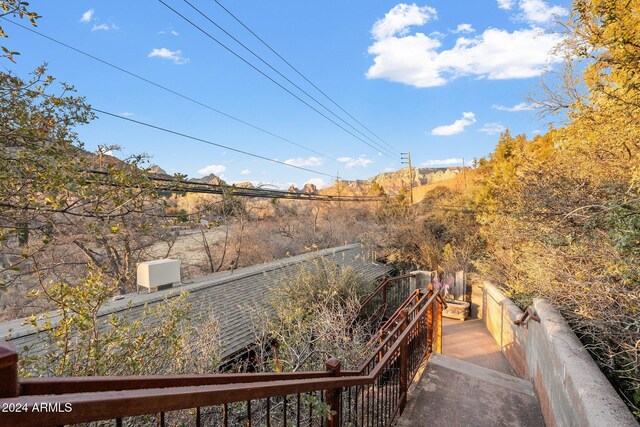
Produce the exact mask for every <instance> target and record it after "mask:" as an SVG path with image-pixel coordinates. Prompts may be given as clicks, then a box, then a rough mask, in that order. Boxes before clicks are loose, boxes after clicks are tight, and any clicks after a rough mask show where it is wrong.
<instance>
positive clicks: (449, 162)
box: [420, 158, 463, 167]
mask: <svg viewBox="0 0 640 427" xmlns="http://www.w3.org/2000/svg"><path fill="white" fill-rule="evenodd" d="M462 161H463V160H462V159H455V158H452V159H442V160H427V161H426V162H424V163H421V164H420V166H423V167H430V166H453V165H461V164H462Z"/></svg>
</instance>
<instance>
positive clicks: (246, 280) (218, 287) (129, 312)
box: [0, 244, 392, 358]
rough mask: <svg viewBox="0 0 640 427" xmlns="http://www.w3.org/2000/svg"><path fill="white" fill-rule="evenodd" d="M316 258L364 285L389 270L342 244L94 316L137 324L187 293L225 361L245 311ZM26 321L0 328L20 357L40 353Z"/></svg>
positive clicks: (235, 348) (130, 301) (238, 338)
mask: <svg viewBox="0 0 640 427" xmlns="http://www.w3.org/2000/svg"><path fill="white" fill-rule="evenodd" d="M320 257H322V258H324V259H325V260H329V261H331V262H335V263H336V264H337V265H339V266H340V267H341V268H344V267H351V268H353V269H354V270H355V271H357V272H359V273H360V274H362V276H363V277H364V278H365V280H368V281H375V280H377V279H379V278H380V277H382V276H384V275H385V274H387V273H389V272H390V271H391V270H392V268H391V267H390V266H387V265H384V264H379V263H375V262H373V261H372V260H371V256H370V253H369V251H367V250H366V249H363V248H361V246H360V245H359V244H353V245H346V246H341V247H336V248H330V249H325V250H320V251H315V252H310V253H307V254H303V255H298V256H293V257H289V258H285V259H281V260H277V261H273V262H269V263H265V264H259V265H254V266H250V267H243V268H239V269H236V270H234V271H231V272H230V271H225V272H219V273H215V274H212V275H209V276H205V277H201V278H198V279H194V280H189V281H185V282H182V283H181V284H180V285H179V286H174V287H173V288H171V289H166V290H161V291H158V292H153V293H150V294H148V293H145V292H144V291H141V292H140V293H131V294H126V295H124V298H123V299H120V300H117V301H109V302H108V303H106V304H105V305H104V306H103V307H102V308H101V310H100V312H99V314H98V317H99V318H102V319H105V320H106V318H107V317H108V316H109V315H110V314H113V313H117V314H119V315H123V316H126V317H127V318H130V319H132V320H134V319H138V318H140V317H141V316H142V314H143V312H144V311H145V310H147V308H148V307H149V306H150V305H153V304H157V303H159V302H162V301H165V300H167V299H170V298H174V297H177V296H178V295H180V293H181V292H182V291H188V292H189V294H188V299H189V302H190V303H191V304H192V310H193V312H194V313H205V312H208V313H210V314H211V315H213V316H214V317H215V318H216V319H217V320H218V322H219V325H220V342H221V344H222V348H223V351H222V357H223V358H227V357H230V356H232V355H234V354H236V353H238V352H239V351H241V350H243V349H245V348H247V347H248V346H250V345H251V344H253V343H254V342H255V334H254V330H253V325H252V323H251V318H250V315H249V314H248V312H247V310H246V307H264V306H266V302H265V301H266V298H265V296H266V295H267V294H268V292H269V289H270V288H271V286H273V285H274V283H275V282H276V280H280V278H281V277H283V276H284V277H286V276H288V275H295V274H296V273H297V272H299V271H300V268H301V266H302V265H303V264H304V263H308V262H310V261H313V260H314V259H317V258H320ZM58 319H59V316H58V314H56V313H49V316H48V318H47V321H49V322H51V324H52V326H53V327H55V325H56V324H57V322H58ZM26 320H27V319H26V318H23V319H16V320H12V321H9V322H5V323H1V324H0V339H4V340H5V341H11V342H13V343H14V344H15V345H16V347H17V348H18V351H20V352H24V351H26V350H25V348H29V350H28V351H29V353H39V352H44V351H45V350H46V349H45V348H43V346H44V345H46V344H45V342H44V341H43V340H42V339H41V336H40V335H39V334H38V331H37V330H36V329H35V328H34V327H33V326H31V325H29V324H25V323H26Z"/></svg>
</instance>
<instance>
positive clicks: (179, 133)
mask: <svg viewBox="0 0 640 427" xmlns="http://www.w3.org/2000/svg"><path fill="white" fill-rule="evenodd" d="M91 110H93V111H95V112H96V113H100V114H104V115H107V116H111V117H115V118H117V119H120V120H126V121H128V122H131V123H136V124H139V125H141V126H146V127H149V128H152V129H156V130H159V131H162V132H166V133H170V134H172V135H177V136H181V137H183V138H187V139H191V140H194V141H199V142H203V143H205V144H209V145H213V146H215V147H220V148H224V149H225V150H230V151H234V152H236V153H240V154H244V155H246V156H251V157H255V158H258V159H262V160H266V161H268V162H272V163H277V164H279V165H284V166H288V167H290V168H295V169H300V170H303V171H307V172H312V173H315V174H318V175H323V176H328V177H330V178H333V175H329V174H328V173H323V172H319V171H315V170H312V169H307V168H304V167H302V166H295V165H291V164H289V163H285V162H281V161H279V160H275V159H270V158H268V157H264V156H261V155H259V154H253V153H250V152H248V151H243V150H239V149H237V148H233V147H229V146H227V145H222V144H218V143H215V142H213V141H209V140H206V139H202V138H198V137H195V136H191V135H187V134H185V133H181V132H177V131H174V130H171V129H167V128H164V127H161V126H156V125H152V124H151V123H146V122H142V121H140V120H135V119H132V118H130V117H123V116H120V115H118V114H115V113H110V112H108V111H104V110H101V109H99V108H94V107H91Z"/></svg>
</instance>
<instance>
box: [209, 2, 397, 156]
mask: <svg viewBox="0 0 640 427" xmlns="http://www.w3.org/2000/svg"><path fill="white" fill-rule="evenodd" d="M213 1H215V2H216V3H217V4H218V6H220V7H221V8H222V9H223V10H224V11H225V12H227V14H229V15H230V16H231V17H232V18H233V19H235V20H236V21H237V22H238V23H239V24H240V25H242V26H243V27H244V28H245V29H246V30H247V31H249V32H250V33H251V34H252V35H253V36H254V37H255V38H257V39H258V40H259V41H260V42H261V43H262V44H263V45H265V46H266V47H267V48H268V49H269V50H270V51H271V52H273V53H274V54H275V55H276V56H277V57H278V58H280V59H281V60H282V62H284V63H285V64H287V65H288V66H289V67H290V68H291V69H292V70H293V71H295V72H296V73H298V75H299V76H300V77H302V78H303V79H304V80H305V81H306V82H307V83H309V84H310V85H311V86H313V87H314V88H315V89H316V90H317V91H318V92H320V93H321V94H322V95H323V96H324V97H325V98H327V99H328V100H329V101H331V102H332V103H333V105H335V106H336V107H338V108H339V109H340V110H342V111H343V112H344V113H345V114H346V115H347V116H349V117H350V118H351V119H352V120H353V121H355V122H356V123H358V124H359V125H360V126H362V128H363V129H365V130H366V131H367V132H369V133H370V134H371V135H373V136H375V137H376V138H378V139H379V140H380V141H381V142H383V143H384V144H386V145H387V146H388V147H389V148H391V149H393V150H396V148H395V147H394V146H392V145H391V144H389V143H388V142H387V141H385V140H384V139H382V138H380V137H379V136H378V135H376V134H375V133H374V132H373V131H372V130H371V129H369V128H368V127H367V126H365V125H364V124H363V123H361V122H360V121H359V120H358V119H356V118H355V117H353V116H352V115H351V114H349V112H348V111H347V110H345V109H344V108H342V107H341V106H340V104H338V103H337V102H336V101H334V100H333V98H331V97H330V96H329V95H327V94H326V93H325V92H324V91H323V90H322V89H320V88H319V87H318V86H316V85H315V84H314V83H313V82H312V81H311V80H309V79H308V78H307V76H305V75H304V74H303V73H302V72H301V71H300V70H298V69H297V68H296V67H295V66H293V65H292V64H291V63H290V62H289V61H287V60H286V59H285V58H284V57H282V55H280V54H279V53H278V52H277V51H276V50H275V49H274V48H272V47H271V46H270V45H269V43H267V42H266V41H264V40H263V39H262V38H261V37H260V36H259V35H258V34H256V33H255V32H254V31H253V30H252V29H251V28H249V27H248V26H247V25H246V24H245V23H244V22H242V20H240V18H238V17H237V16H236V15H234V14H233V13H232V12H231V11H230V10H229V9H227V8H226V7H224V5H223V4H222V3H220V2H219V1H218V0H213Z"/></svg>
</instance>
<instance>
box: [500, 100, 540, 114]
mask: <svg viewBox="0 0 640 427" xmlns="http://www.w3.org/2000/svg"><path fill="white" fill-rule="evenodd" d="M491 108H493V109H494V110H500V111H509V112H512V113H513V112H516V111H529V110H535V109H536V106H535V105H534V104H528V103H526V102H521V103H520V104H516V105H514V106H513V107H506V106H504V105H496V104H494V105H492V106H491Z"/></svg>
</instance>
